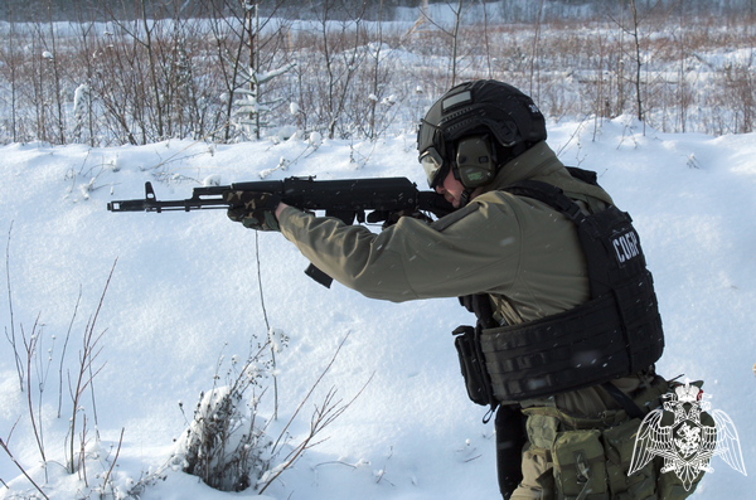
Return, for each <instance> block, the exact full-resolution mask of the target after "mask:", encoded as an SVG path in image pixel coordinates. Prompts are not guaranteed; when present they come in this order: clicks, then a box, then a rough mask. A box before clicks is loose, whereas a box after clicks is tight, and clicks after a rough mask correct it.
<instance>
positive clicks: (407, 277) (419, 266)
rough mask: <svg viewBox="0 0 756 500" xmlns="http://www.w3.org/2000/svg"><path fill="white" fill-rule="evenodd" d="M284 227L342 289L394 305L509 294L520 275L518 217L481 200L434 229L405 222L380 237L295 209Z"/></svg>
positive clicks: (413, 221) (283, 221) (282, 220)
mask: <svg viewBox="0 0 756 500" xmlns="http://www.w3.org/2000/svg"><path fill="white" fill-rule="evenodd" d="M280 226H281V231H282V233H283V234H284V236H285V237H286V238H287V239H289V240H290V241H292V242H293V243H294V244H295V245H296V246H297V248H298V249H299V250H300V251H301V252H302V254H303V255H304V256H305V257H307V259H308V260H310V262H312V263H313V264H314V265H315V266H317V267H318V268H319V269H321V270H322V271H323V272H325V273H326V274H328V275H329V276H331V277H332V278H334V279H335V280H336V281H338V282H340V283H341V284H343V285H345V286H347V287H349V288H352V289H354V290H357V291H358V292H360V293H362V294H363V295H365V296H368V297H372V298H377V299H384V300H390V301H394V302H402V301H406V300H411V299H421V298H432V297H456V296H460V295H467V294H471V293H480V292H483V291H487V290H492V289H496V290H497V291H499V292H504V291H505V290H506V287H507V286H508V284H511V283H512V282H513V281H514V280H515V278H516V274H517V271H518V268H519V266H518V263H519V259H520V253H521V252H520V248H519V241H520V236H519V224H518V222H517V217H516V216H515V215H514V214H513V212H512V211H511V210H509V208H508V207H507V205H502V204H498V203H486V202H479V201H477V200H476V201H475V202H473V203H471V204H470V205H468V206H467V207H465V208H463V209H461V210H458V211H456V212H454V213H452V214H450V215H449V216H447V217H444V218H442V219H440V220H438V221H436V222H435V223H433V224H431V225H428V224H426V223H424V222H421V221H419V220H416V219H413V218H410V217H403V218H401V219H400V220H399V222H398V223H397V224H394V225H393V226H391V227H389V228H387V229H385V230H383V231H381V232H380V233H373V232H372V231H370V230H369V229H367V228H365V227H363V226H359V225H356V226H348V225H346V224H344V223H343V222H341V221H339V220H338V219H334V218H330V217H315V216H313V215H310V214H306V213H304V212H302V211H300V210H297V209H296V208H292V207H289V208H287V209H286V210H284V211H283V213H282V214H281V217H280Z"/></svg>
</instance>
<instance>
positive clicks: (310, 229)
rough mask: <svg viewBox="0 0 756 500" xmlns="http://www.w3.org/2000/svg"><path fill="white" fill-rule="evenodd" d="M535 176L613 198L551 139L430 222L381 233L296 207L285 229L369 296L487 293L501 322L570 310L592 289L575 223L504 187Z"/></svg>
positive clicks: (284, 219) (409, 222)
mask: <svg viewBox="0 0 756 500" xmlns="http://www.w3.org/2000/svg"><path fill="white" fill-rule="evenodd" d="M530 178H532V179H537V180H543V181H545V182H549V183H551V184H553V185H556V186H559V187H561V188H563V189H564V190H565V191H566V192H567V193H568V195H570V196H571V197H575V198H579V199H583V200H586V201H588V202H590V203H589V204H595V203H601V202H605V203H611V199H610V198H609V196H608V195H607V194H606V193H605V192H604V191H603V190H602V189H600V188H598V187H595V186H589V185H587V184H585V183H583V182H580V181H575V180H573V179H572V177H571V176H570V175H569V174H568V173H567V171H566V170H565V169H564V167H563V165H562V163H561V162H560V161H559V160H558V159H557V158H556V155H555V154H554V152H553V151H552V150H551V149H550V148H549V147H548V146H547V145H546V143H545V142H542V143H540V144H538V145H536V146H535V147H533V148H531V149H530V150H528V151H527V152H526V153H524V154H523V155H521V156H519V157H518V158H516V159H515V160H513V161H511V162H510V163H509V164H507V165H505V166H504V168H502V169H501V171H500V173H499V175H498V176H497V178H496V179H495V181H494V182H493V183H492V184H491V185H490V186H488V190H487V192H484V193H482V194H479V195H478V196H476V197H475V198H474V199H473V200H472V201H471V202H470V203H469V204H468V205H467V206H466V207H464V208H462V209H460V210H457V211H455V212H454V213H452V214H450V215H448V216H447V217H444V218H442V219H440V220H437V221H435V222H434V223H432V224H430V225H428V224H426V223H424V222H421V221H419V220H416V219H413V218H410V217H403V218H401V219H400V220H399V222H398V223H397V224H395V225H393V226H391V227H389V228H387V229H385V230H383V231H382V232H381V233H379V234H376V233H373V232H371V231H370V230H369V229H367V228H365V227H362V226H347V225H345V224H343V223H342V222H340V221H338V220H336V219H332V218H323V217H314V216H312V215H308V214H305V213H303V212H302V211H300V210H297V209H295V208H287V209H286V210H284V212H283V213H282V214H281V217H280V226H281V231H282V232H283V234H284V236H285V237H286V238H287V239H289V240H291V241H292V242H294V244H295V245H296V246H297V248H299V250H300V251H301V252H302V253H303V254H304V256H305V257H307V258H308V259H309V260H310V261H311V262H312V263H313V264H315V266H317V267H318V268H319V269H321V270H323V271H324V272H325V273H326V274H328V275H329V276H331V277H333V278H334V279H335V280H337V281H339V282H340V283H342V284H343V285H345V286H347V287H349V288H353V289H354V290H357V291H358V292H360V293H362V294H364V295H366V296H368V297H372V298H377V299H384V300H390V301H395V302H401V301H406V300H412V299H423V298H432V297H456V296H461V295H469V294H473V293H482V292H485V293H489V294H492V295H493V296H494V297H495V300H496V302H497V304H496V307H495V309H496V313H497V317H498V318H499V319H504V320H506V321H507V322H508V323H509V324H515V323H520V322H522V321H529V320H533V319H537V318H541V317H543V316H546V315H549V314H554V313H558V312H561V311H564V310H567V309H570V308H572V307H574V306H576V305H578V304H580V303H582V302H584V301H586V300H587V299H588V293H589V290H588V281H587V277H586V276H587V275H586V266H585V262H584V257H583V252H582V250H581V247H580V244H579V241H578V238H577V232H576V231H575V226H574V224H573V223H572V222H570V221H569V220H568V219H566V218H565V217H564V216H562V215H561V214H559V213H557V212H555V211H554V210H553V209H551V208H550V207H548V206H546V205H545V204H543V203H541V202H539V201H536V200H533V199H531V198H525V197H518V196H514V195H512V194H509V193H505V192H502V191H498V189H499V188H501V187H504V186H507V185H509V184H511V183H513V182H515V181H518V180H523V179H530Z"/></svg>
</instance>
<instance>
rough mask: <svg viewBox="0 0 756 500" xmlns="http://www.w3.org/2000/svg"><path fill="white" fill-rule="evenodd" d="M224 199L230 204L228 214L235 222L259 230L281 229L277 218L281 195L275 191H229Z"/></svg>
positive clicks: (224, 195) (224, 194)
mask: <svg viewBox="0 0 756 500" xmlns="http://www.w3.org/2000/svg"><path fill="white" fill-rule="evenodd" d="M223 201H225V202H226V203H228V204H229V205H230V207H229V209H228V212H227V215H228V218H229V219H231V220H232V221H234V222H241V223H242V225H243V226H244V227H246V228H249V229H255V230H257V231H280V230H281V229H280V228H279V226H278V220H276V214H275V211H276V207H278V204H279V203H281V196H280V195H278V194H275V193H264V192H263V193H260V192H254V191H227V192H225V193H223Z"/></svg>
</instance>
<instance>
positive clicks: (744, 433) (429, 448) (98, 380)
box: [0, 117, 756, 500]
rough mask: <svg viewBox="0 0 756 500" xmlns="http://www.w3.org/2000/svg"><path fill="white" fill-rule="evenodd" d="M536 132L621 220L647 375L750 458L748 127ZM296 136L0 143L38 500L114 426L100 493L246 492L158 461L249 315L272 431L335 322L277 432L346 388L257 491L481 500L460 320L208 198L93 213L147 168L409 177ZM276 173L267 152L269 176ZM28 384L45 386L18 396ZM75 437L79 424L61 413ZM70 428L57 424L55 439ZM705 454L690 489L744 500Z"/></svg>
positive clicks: (3, 210) (161, 188) (0, 369)
mask: <svg viewBox="0 0 756 500" xmlns="http://www.w3.org/2000/svg"><path fill="white" fill-rule="evenodd" d="M549 130H550V137H549V143H550V144H551V146H552V147H553V148H554V149H555V150H558V151H559V155H560V157H561V158H562V160H563V161H565V162H566V163H567V164H571V165H576V166H580V167H582V168H588V169H592V170H595V171H597V172H598V173H599V176H600V179H599V180H600V183H601V184H602V185H603V186H604V187H606V188H607V189H608V190H609V192H610V193H611V194H612V195H613V197H614V199H615V201H616V203H617V204H618V205H619V206H620V207H621V208H623V209H625V210H628V211H629V212H630V213H631V214H632V215H633V217H634V220H635V222H636V227H637V228H638V230H639V232H640V234H641V237H642V239H643V245H644V248H645V251H646V254H647V258H648V261H649V266H650V268H651V270H652V272H653V273H654V277H655V280H656V283H657V287H658V288H657V294H658V296H659V300H660V305H661V311H662V315H663V319H664V325H665V331H666V339H667V347H666V350H665V354H664V357H663V358H662V360H661V362H660V363H659V364H658V369H659V371H660V373H662V374H663V375H665V376H667V377H668V378H671V377H675V376H677V375H680V374H684V375H685V376H686V377H689V378H690V379H693V380H695V379H703V380H705V381H706V384H705V386H704V388H705V390H706V391H707V393H708V394H710V395H711V396H712V399H711V403H712V406H713V407H714V408H717V409H720V410H723V411H725V412H726V413H727V414H728V415H729V416H730V417H731V418H732V420H733V421H734V423H735V426H736V428H737V431H738V433H739V436H740V442H741V445H742V451H743V456H744V460H745V465H746V469H747V470H749V471H750V470H751V469H753V468H754V467H756V419H754V418H753V416H754V414H753V411H754V403H753V401H754V400H755V399H756V389H755V388H756V377H755V376H754V372H753V369H754V363H756V343H755V342H754V340H753V339H754V331H755V330H756V328H755V327H754V326H753V317H754V312H755V311H756V263H755V261H754V258H753V250H754V248H756V224H754V218H755V217H756V196H754V193H756V162H755V161H754V158H756V134H748V135H738V136H724V137H717V138H714V137H710V136H705V135H698V134H678V135H670V134H662V133H658V132H656V131H654V130H650V129H647V130H646V133H645V135H643V134H642V126H641V125H639V124H637V123H634V122H632V121H631V120H628V119H626V118H624V117H623V118H619V119H616V120H614V121H612V122H607V123H604V124H603V126H601V127H600V129H599V130H598V134H597V135H596V137H595V141H594V140H593V139H594V128H593V123H592V122H590V123H589V122H585V123H578V122H574V121H572V122H562V123H558V124H551V126H550V129H549ZM314 144H315V146H313V145H312V144H310V143H308V142H307V141H304V140H302V139H301V138H294V139H291V140H288V141H285V142H277V143H276V142H274V141H271V140H266V141H261V142H256V143H243V144H237V145H228V146H212V145H207V144H203V143H191V142H187V141H183V142H182V141H169V142H163V143H160V144H154V145H148V146H141V147H130V146H124V147H118V148H98V149H89V148H87V147H85V146H81V145H71V146H65V147H54V148H53V147H49V146H47V145H45V144H40V143H37V144H24V145H21V144H13V145H9V146H3V147H1V148H0V155H1V156H0V158H2V170H1V171H0V172H2V174H1V175H2V177H1V178H2V182H0V238H1V239H0V242H1V243H2V250H3V256H4V257H5V258H4V259H3V260H4V261H5V262H6V263H7V273H6V272H3V276H2V280H0V283H1V284H2V290H3V293H2V294H0V319H1V321H0V323H2V326H3V328H4V329H5V335H6V338H10V337H11V336H12V335H15V337H16V341H17V342H18V344H19V349H18V350H19V352H20V354H21V356H22V358H23V359H21V362H22V364H23V365H24V366H23V367H22V368H23V369H25V364H26V359H25V352H24V349H23V346H22V345H21V340H20V339H21V336H22V330H21V329H22V328H23V334H24V336H26V337H27V338H29V337H30V336H31V334H32V332H33V331H34V332H35V333H36V334H37V335H38V336H37V337H36V338H37V340H38V342H39V348H38V356H36V357H35V358H34V359H33V360H32V364H31V366H32V373H33V375H32V391H31V400H32V403H33V408H34V414H35V418H36V422H37V424H38V425H39V428H40V429H41V430H42V437H43V439H44V443H43V447H44V450H45V453H46V458H47V461H48V465H47V469H46V472H47V473H46V474H45V470H44V469H43V468H42V467H41V456H40V452H39V448H40V447H39V446H38V444H37V441H36V440H35V438H34V433H33V432H32V428H31V423H30V418H29V410H28V404H29V400H28V399H27V392H21V390H20V384H19V376H18V372H17V368H16V362H15V360H14V356H13V349H12V348H11V345H10V342H9V341H8V340H6V338H3V339H0V344H2V347H1V348H0V437H1V438H2V439H3V441H4V442H7V443H9V447H10V450H11V451H12V452H13V454H14V456H15V458H16V459H17V460H18V462H19V463H20V464H21V465H22V466H23V467H24V468H25V470H26V471H27V472H28V473H29V474H30V476H31V478H32V479H34V480H35V482H37V484H39V485H40V486H42V489H43V490H44V491H45V493H46V494H47V495H48V496H49V497H50V498H55V499H72V498H86V497H89V498H97V497H98V493H97V488H99V487H100V486H101V484H102V483H103V482H104V477H105V475H107V474H108V471H109V469H110V467H111V464H112V463H113V461H114V457H115V453H116V451H117V448H118V443H119V437H120V435H121V430H122V429H123V442H122V445H121V449H120V452H119V454H118V459H117V461H116V465H115V467H113V470H112V471H111V472H110V474H109V480H110V482H111V483H112V488H109V489H108V493H113V492H115V493H117V494H119V495H123V494H124V493H125V492H126V491H128V489H129V488H130V487H131V485H133V484H134V483H135V482H137V481H140V479H143V478H145V477H146V476H147V475H148V474H149V473H151V472H155V471H159V472H161V474H160V478H161V479H159V480H157V481H148V485H147V487H146V488H145V489H143V490H142V491H141V494H140V498H142V499H172V498H175V499H185V498H207V499H225V498H232V497H246V496H255V495H257V493H256V492H255V491H253V490H251V489H250V490H248V491H245V492H243V493H239V494H229V493H220V492H216V491H214V490H211V489H210V488H208V487H207V486H205V485H204V484H202V483H201V482H199V481H198V480H197V479H196V478H195V477H193V476H188V475H185V474H183V473H181V472H177V471H175V470H173V469H172V468H171V467H167V468H166V467H164V466H165V464H166V463H167V462H168V461H169V459H170V457H171V453H172V451H173V449H174V447H175V444H174V441H173V440H174V439H175V438H177V437H178V436H179V435H180V434H181V433H182V432H183V431H184V430H185V429H186V427H187V421H186V419H185V417H184V415H183V414H182V412H181V410H180V408H179V402H180V401H181V402H183V406H184V408H185V412H186V413H187V417H188V418H191V412H192V409H193V408H194V405H195V403H196V401H197V399H198V395H199V393H200V392H201V391H207V390H210V389H211V388H212V387H213V383H214V382H213V376H214V374H215V373H216V365H217V364H218V362H219V358H220V357H221V356H223V357H224V360H225V361H223V367H224V368H222V370H225V369H226V367H227V366H228V365H229V363H230V359H231V357H232V356H233V355H238V356H240V357H242V358H244V357H246V356H247V355H248V353H249V349H250V339H251V338H252V336H257V337H258V338H264V337H265V334H266V324H265V319H264V312H266V313H267V317H268V320H269V322H270V325H271V326H272V327H274V328H276V329H279V330H281V331H283V332H285V334H286V335H288V336H289V337H290V342H289V345H288V347H286V348H285V349H283V350H282V351H281V352H280V353H279V354H278V357H277V367H278V383H279V391H280V409H279V420H278V421H277V422H274V423H272V424H271V426H270V429H269V431H270V432H271V433H272V434H274V435H275V432H274V431H275V430H279V431H280V429H282V428H283V426H284V425H285V423H286V422H287V420H288V418H289V416H291V415H292V414H293V413H294V411H295V409H296V407H297V405H298V404H299V403H300V401H302V399H303V398H304V397H305V395H306V393H307V391H308V390H309V389H310V387H312V385H313V384H314V383H315V380H316V379H317V377H318V376H319V375H320V374H321V372H322V371H323V369H324V368H325V367H326V365H327V364H328V363H329V361H330V360H331V358H332V356H333V355H334V353H335V352H336V350H337V348H338V345H339V343H340V342H341V341H342V340H344V339H345V338H346V342H345V344H344V346H343V347H342V348H341V351H340V352H339V354H338V356H337V358H336V360H335V362H334V364H333V366H332V368H331V370H330V371H329V372H328V373H327V375H326V376H325V379H324V380H323V381H322V382H321V384H320V385H319V386H318V387H317V388H316V391H315V394H314V395H313V396H312V398H311V399H310V400H309V401H308V402H307V403H306V405H305V409H304V410H303V411H302V412H301V414H300V415H299V416H298V418H297V419H295V421H294V423H293V424H292V426H291V428H290V434H291V443H292V444H293V443H296V442H297V439H301V437H302V436H305V435H306V433H307V429H308V425H309V417H310V414H311V412H312V409H313V408H314V406H315V405H316V404H318V403H319V402H320V401H322V400H323V398H324V397H325V396H326V394H327V392H328V390H329V389H330V388H332V387H335V388H336V389H337V391H338V393H337V395H338V397H340V398H343V399H344V400H345V401H349V400H350V399H352V398H353V397H355V396H356V395H357V394H358V393H359V392H360V390H361V389H362V388H363V386H365V384H366V383H367V386H366V387H365V388H364V391H363V392H362V393H361V394H359V396H358V397H357V399H356V400H355V401H354V402H353V403H352V404H351V406H349V408H347V410H346V411H345V413H343V415H341V416H340V417H339V418H338V419H336V420H335V421H334V422H333V423H332V424H331V425H330V426H329V427H327V428H326V429H325V430H324V431H323V433H322V434H321V435H319V436H318V438H319V439H318V440H320V439H325V438H328V439H327V440H324V441H323V442H321V443H320V444H318V445H317V446H315V447H313V448H312V449H310V450H309V451H307V453H306V454H305V455H304V456H303V458H302V459H301V460H300V461H299V462H297V463H296V465H295V466H294V467H293V468H292V469H291V470H288V471H285V472H284V473H283V474H282V475H281V476H280V478H279V479H278V480H276V481H275V482H274V483H273V484H272V486H271V487H270V488H269V489H268V490H266V492H265V495H268V496H269V497H270V498H273V499H280V500H283V499H289V498H291V499H305V500H320V499H334V498H339V499H341V498H344V499H448V500H452V499H455V500H456V499H469V498H497V495H498V489H497V485H496V475H495V458H494V437H493V425H492V424H488V425H485V424H483V423H482V422H481V419H482V417H483V416H484V414H485V409H483V408H482V407H478V406H475V405H474V404H472V403H471V402H469V401H468V399H467V397H466V395H465V389H464V385H463V382H462V379H461V376H460V375H459V369H458V365H457V359H456V354H455V352H454V349H453V347H452V337H451V335H450V333H449V332H450V331H451V330H452V329H453V328H454V327H456V326H457V325H459V324H468V323H470V322H471V318H470V316H469V315H468V313H466V312H465V311H464V310H463V309H462V308H461V307H459V306H458V305H457V304H456V300H454V299H448V300H433V301H425V302H414V303H412V302H411V303H404V304H391V303H382V302H377V301H372V300H369V299H366V298H363V297H361V296H359V295H358V294H356V293H354V292H351V291H350V290H347V289H345V288H344V287H342V286H340V285H338V284H335V285H334V286H333V288H332V289H331V290H326V289H324V288H322V287H321V286H320V285H318V284H316V283H315V282H314V281H312V280H310V279H309V278H307V277H306V276H305V275H304V274H303V272H302V271H303V270H304V269H305V267H306V265H307V262H306V261H305V259H304V258H303V257H301V256H300V255H299V254H298V253H297V252H296V250H295V249H294V247H293V245H291V244H290V243H288V242H287V241H285V240H284V239H283V238H282V237H281V236H280V235H279V234H267V233H266V234H259V235H256V234H255V233H254V232H253V231H249V230H245V229H244V228H243V227H241V226H240V225H238V224H233V223H231V222H230V221H229V220H228V219H227V218H226V216H225V214H224V213H223V212H222V211H204V212H192V213H182V212H175V213H164V214H154V213H151V214H145V213H132V214H129V213H125V214H114V213H110V212H108V211H107V210H106V209H105V206H106V203H107V202H108V201H111V200H114V199H128V198H140V197H142V196H143V191H144V188H143V185H144V182H145V181H147V180H149V181H152V182H153V184H154V185H155V191H156V193H157V197H158V198H159V199H168V198H187V197H189V196H190V195H191V188H192V187H194V186H197V185H199V184H198V183H200V182H202V181H207V182H218V181H219V182H220V183H221V184H228V183H231V182H236V181H243V180H256V179H259V178H260V176H261V174H262V175H266V178H267V179H282V178H284V177H287V176H301V175H317V177H318V179H341V178H354V177H361V178H362V177H385V176H404V177H408V178H410V179H412V180H413V181H414V182H416V183H417V184H418V185H419V186H421V188H425V183H424V181H423V178H422V174H421V169H420V168H419V166H418V164H417V162H416V151H415V140H414V137H413V136H410V135H403V136H399V137H394V138H387V139H384V140H381V141H380V142H377V143H369V142H364V143H350V142H347V141H324V142H322V143H320V141H316V142H315V143H314ZM316 146H317V147H316ZM282 159H283V160H284V161H283V162H282ZM279 165H284V166H285V168H278V169H276V166H279ZM271 169H273V170H272V171H271ZM11 226H12V229H11ZM256 246H257V247H259V263H260V270H261V271H260V280H261V283H262V291H263V293H264V303H265V310H263V307H262V306H261V300H260V299H261V297H260V287H259V286H258V267H257V252H256V250H255V248H256ZM116 259H118V261H117V264H116V266H115V271H114V273H113V277H112V281H111V283H110V287H109V289H108V291H107V294H106V296H105V299H104V301H103V304H102V309H101V312H100V314H99V317H98V319H97V324H96V327H95V330H96V333H97V334H99V333H101V332H104V333H103V336H102V338H101V340H100V344H99V346H100V347H101V348H102V351H101V353H100V354H99V357H98V358H97V360H96V363H95V365H96V367H99V366H100V365H104V366H103V367H102V370H101V372H100V373H99V374H97V375H96V377H95V378H94V394H95V397H96V400H95V401H94V402H93V401H92V399H91V396H90V392H86V397H85V398H84V401H83V402H82V406H83V410H81V411H80V413H79V415H80V417H79V418H80V419H81V418H82V417H81V415H84V414H86V415H87V419H88V420H87V429H88V430H87V440H88V445H87V455H86V456H87V461H86V466H87V474H86V481H85V478H84V475H83V474H82V473H81V472H80V473H78V474H72V475H69V474H67V473H65V470H64V465H65V461H66V458H65V457H66V453H67V452H66V451H65V450H64V443H65V442H66V433H67V428H68V419H69V417H70V415H71V413H72V408H71V398H70V396H69V389H68V387H69V382H68V379H67V376H66V373H67V372H68V370H71V374H72V375H71V376H75V374H76V371H75V365H76V363H77V356H78V352H79V351H80V350H81V337H82V333H83V332H84V331H85V328H86V323H87V320H89V319H90V318H91V317H92V314H93V313H94V312H95V310H96V308H97V306H98V302H99V299H100V295H101V293H102V290H103V287H104V285H105V281H106V279H107V276H108V273H109V272H110V269H111V267H112V266H113V264H114V261H115V260H116ZM8 276H9V281H8ZM79 293H81V300H80V303H79V305H78V312H77V314H76V317H75V318H74V319H73V326H72V328H71V336H70V338H71V340H70V342H69V345H68V346H67V351H66V353H65V356H64V360H63V365H64V369H63V370H61V369H60V365H61V357H62V356H63V351H62V350H63V343H64V339H65V337H66V332H67V331H68V329H69V324H71V323H72V316H73V313H74V310H75V308H76V305H77V297H78V296H79ZM9 301H10V303H9ZM11 305H12V308H11ZM11 310H12V313H13V318H12V321H13V325H14V327H13V328H11V317H10V312H11ZM37 318H38V322H37V325H36V328H34V327H35V320H37ZM48 359H49V360H50V361H48ZM61 374H62V381H61ZM371 377H372V379H371ZM40 379H44V380H45V381H46V383H45V385H44V387H43V390H42V391H40V390H39V388H38V387H39V386H38V382H39V381H40ZM368 381H369V383H368ZM73 382H75V381H73ZM73 382H72V383H73ZM61 387H62V412H61V417H58V404H59V403H58V400H59V393H60V392H61V389H60V388H61ZM40 400H41V402H42V404H41V408H40V404H39V402H40ZM272 401H273V397H272V391H270V390H269V391H268V392H267V393H265V394H264V396H263V399H262V402H261V405H260V412H261V414H262V416H265V417H266V418H269V417H271V415H272ZM95 407H96V408H95ZM95 410H96V411H95ZM95 416H96V418H97V420H96V422H95V421H94V417H95ZM95 428H96V430H97V431H98V433H99V439H97V438H96V431H95ZM77 429H78V430H77V432H81V430H80V429H81V428H80V427H79V424H77ZM9 436H10V439H8V438H9ZM80 441H81V440H80V438H78V437H77V439H76V443H77V446H80V445H79V443H80ZM77 453H78V450H77ZM712 466H713V467H714V469H715V472H713V473H710V474H707V475H706V477H705V478H704V480H703V482H702V483H701V485H700V487H699V491H698V492H697V493H696V494H695V497H694V498H697V499H719V498H730V499H742V498H752V497H753V493H752V492H753V491H754V483H753V479H752V478H753V475H751V476H748V477H745V476H743V475H741V474H739V473H737V472H735V471H734V470H732V469H731V468H730V467H728V466H727V464H725V462H724V461H723V460H722V459H721V458H718V457H715V458H714V460H713V462H712ZM46 476H47V477H46ZM0 479H2V480H3V482H4V483H5V484H6V485H7V487H6V486H3V485H1V484H0V498H19V497H25V496H31V495H33V494H34V492H35V490H34V488H33V486H32V485H31V483H30V482H29V481H28V479H27V478H25V477H23V476H22V475H20V471H19V469H18V468H17V467H16V465H14V464H13V463H12V462H11V460H10V459H9V457H8V456H7V455H6V454H5V453H2V452H0ZM87 484H88V486H87Z"/></svg>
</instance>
